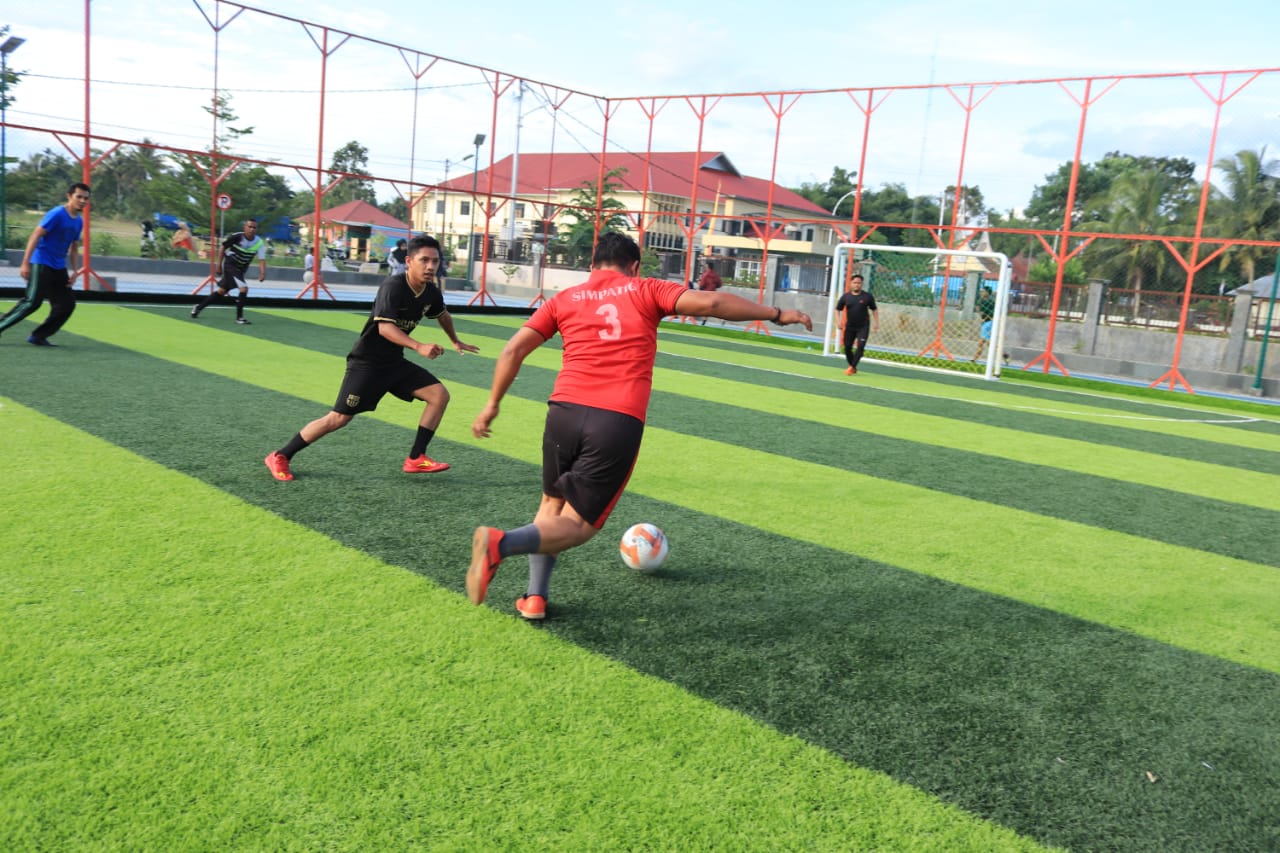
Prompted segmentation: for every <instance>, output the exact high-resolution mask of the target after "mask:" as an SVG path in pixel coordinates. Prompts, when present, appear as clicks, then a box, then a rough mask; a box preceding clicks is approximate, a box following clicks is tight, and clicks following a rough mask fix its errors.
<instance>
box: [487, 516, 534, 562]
mask: <svg viewBox="0 0 1280 853" xmlns="http://www.w3.org/2000/svg"><path fill="white" fill-rule="evenodd" d="M541 544H542V534H541V533H539V532H538V525H536V524H526V525H525V526H524V527H517V528H516V529H514V530H507V531H504V532H503V534H502V541H501V542H499V543H498V555H499V556H501V557H502V558H503V559H506V558H507V557H510V556H512V555H514V554H533V553H536V552H537V550H538V546H540V545H541Z"/></svg>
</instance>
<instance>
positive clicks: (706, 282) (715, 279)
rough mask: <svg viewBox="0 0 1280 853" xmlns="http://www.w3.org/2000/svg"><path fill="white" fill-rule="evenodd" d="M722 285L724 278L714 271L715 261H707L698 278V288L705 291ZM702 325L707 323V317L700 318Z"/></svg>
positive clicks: (714, 289)
mask: <svg viewBox="0 0 1280 853" xmlns="http://www.w3.org/2000/svg"><path fill="white" fill-rule="evenodd" d="M723 286H724V280H723V279H721V278H720V273H718V272H716V264H715V261H707V268H706V269H705V270H703V271H702V278H700V279H698V289H699V290H706V291H716V290H719V289H720V288H721V287H723ZM702 325H704V326H705V325H707V318H706V317H703V318H702Z"/></svg>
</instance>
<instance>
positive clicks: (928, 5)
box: [0, 0, 1280, 212]
mask: <svg viewBox="0 0 1280 853" xmlns="http://www.w3.org/2000/svg"><path fill="white" fill-rule="evenodd" d="M7 5H8V7H9V8H8V9H6V10H5V11H4V12H0V25H2V24H6V23H7V24H8V25H9V26H10V27H11V35H16V36H20V37H23V38H25V39H26V40H27V41H26V43H25V44H24V45H22V46H21V47H20V48H19V49H18V50H17V51H15V52H14V53H13V54H12V55H11V56H10V58H9V59H10V67H11V68H13V69H16V70H18V71H22V72H25V73H26V77H25V78H24V79H23V81H22V82H21V83H20V84H19V86H18V87H16V89H15V91H14V92H13V95H14V99H15V100H14V103H13V105H12V106H11V108H10V109H9V110H8V121H9V123H10V124H13V125H27V126H35V127H41V128H52V129H57V130H70V131H79V130H81V129H82V128H83V126H84V106H83V83H82V76H83V72H84V50H83V32H84V17H85V4H84V2H81V0H74V2H73V1H72V0H46V2H43V3H38V4H37V3H23V4H17V3H11V4H7ZM246 5H249V6H250V7H251V9H250V10H248V11H244V12H242V13H241V14H239V15H235V14H234V13H235V11H236V8H238V7H234V6H229V5H226V4H222V5H219V4H216V3H214V2H212V0H199V2H193V0H171V2H169V3H166V4H156V3H152V2H141V0H92V3H91V5H90V7H89V8H90V12H91V19H90V27H91V30H92V35H93V38H92V40H91V42H90V62H91V78H92V80H93V83H92V86H91V95H92V97H91V120H92V126H93V129H94V133H95V134H96V135H101V136H109V137H113V138H117V139H122V140H126V141H136V140H141V139H143V138H149V139H152V140H155V141H158V142H161V143H163V144H166V145H170V146H174V147H189V148H192V149H204V148H207V147H208V146H209V144H210V141H211V136H212V128H211V121H210V118H209V116H208V114H207V112H205V110H204V109H202V107H204V106H207V105H208V104H209V100H210V97H211V91H212V86H213V82H214V79H215V67H214V58H215V56H216V57H217V68H216V79H217V81H218V86H219V89H220V91H224V92H228V93H230V94H231V98H232V101H231V102H232V108H233V109H234V110H235V112H236V113H237V115H238V116H239V118H240V121H239V122H238V124H239V126H242V127H247V126H251V127H253V128H254V131H253V133H252V134H251V135H250V136H248V137H246V138H245V141H244V142H243V144H242V145H241V149H242V150H243V151H244V153H251V154H252V155H253V156H256V157H260V158H261V159H266V160H274V161H279V162H282V163H287V164H292V165H293V166H302V167H306V166H308V165H309V166H310V167H311V168H314V167H315V165H316V163H317V160H318V159H320V160H322V161H323V164H324V165H327V164H328V162H329V159H330V157H331V155H332V152H333V150H335V149H336V148H338V147H340V146H341V145H342V144H344V143H346V142H348V141H351V140H356V141H359V142H360V143H361V144H362V145H364V146H365V148H367V149H368V151H369V163H368V170H369V171H370V172H371V173H373V174H374V175H377V176H379V177H386V178H390V179H396V180H402V181H403V180H407V181H410V182H417V183H435V182H438V181H442V180H444V179H445V178H446V177H451V178H457V177H458V176H459V175H460V174H461V173H463V172H465V171H469V170H471V168H472V167H473V165H475V163H474V160H476V159H478V161H479V163H480V165H481V167H483V166H484V165H487V164H488V163H489V162H490V158H491V157H492V158H493V159H495V160H497V159H501V158H503V157H505V156H507V155H509V154H511V153H512V152H513V151H517V150H523V151H548V150H553V151H595V152H598V151H599V150H600V148H601V145H602V138H603V137H602V134H603V132H604V129H605V121H606V117H605V116H604V109H603V108H602V106H601V105H602V104H603V103H604V101H603V100H602V99H603V98H608V99H613V100H612V103H613V104H614V107H613V109H614V110H615V112H614V114H611V115H609V116H608V118H607V120H608V132H609V139H610V144H611V146H616V147H621V148H625V149H627V150H633V151H643V150H644V148H645V146H646V145H650V144H651V145H652V146H653V148H654V150H674V151H693V150H695V148H698V147H699V145H700V147H701V150H703V151H723V152H725V153H726V154H727V155H728V157H729V159H730V160H731V161H732V162H733V163H734V164H735V165H736V166H737V167H738V168H739V169H740V170H741V171H743V172H745V173H747V174H752V175H756V176H759V177H766V178H768V177H771V176H772V177H774V178H775V179H776V180H777V181H778V183H781V184H783V185H786V186H791V187H795V186H798V185H800V184H801V183H804V182H822V181H825V180H827V179H828V178H829V177H830V175H831V171H832V168H833V167H835V166H841V167H843V168H846V169H850V170H852V169H856V168H857V167H858V165H859V160H860V157H861V156H862V153H863V146H862V139H863V133H864V130H865V129H866V127H867V124H866V122H865V120H864V116H865V115H866V112H867V104H868V101H867V99H868V97H871V98H872V100H871V101H870V102H869V103H870V105H871V106H870V110H869V112H870V115H871V121H870V128H871V131H870V133H869V135H868V143H867V146H866V156H867V167H866V169H865V170H864V178H865V180H866V183H867V186H868V187H872V188H874V187H878V186H881V185H883V184H886V183H901V184H903V185H904V186H905V187H906V188H907V190H908V192H910V193H911V194H912V195H917V194H926V195H932V194H937V193H939V192H940V191H941V190H943V189H944V188H945V187H947V186H949V185H953V184H955V183H956V182H957V178H958V177H962V179H963V183H965V184H967V185H977V186H979V187H980V188H981V189H982V190H983V192H984V194H985V196H986V200H987V203H988V204H989V205H991V206H993V207H995V208H997V209H999V210H1013V209H1017V208H1021V207H1022V206H1024V205H1025V204H1026V202H1027V201H1028V199H1029V197H1030V193H1031V190H1032V189H1033V188H1034V186H1035V185H1036V184H1038V183H1042V182H1043V180H1044V178H1045V176H1046V175H1048V174H1049V173H1051V172H1053V171H1055V170H1056V169H1057V168H1058V166H1059V165H1060V164H1061V163H1063V162H1066V161H1068V160H1070V159H1071V157H1072V156H1073V154H1074V148H1075V144H1076V139H1077V135H1078V130H1079V128H1080V124H1081V116H1082V113H1081V109H1080V107H1079V102H1080V101H1081V100H1083V97H1084V88H1083V87H1084V83H1083V81H1077V82H1072V83H1067V84H1062V85H1059V84H1057V83H1053V82H1040V83H1024V84H1022V85H1011V83H1013V82H1014V81H1049V80H1052V79H1054V78H1084V77H1107V76H1108V75H1177V76H1173V77H1168V78H1165V77H1159V78H1155V79H1150V80H1146V79H1127V80H1124V81H1122V82H1120V83H1119V84H1116V85H1115V86H1114V87H1112V88H1109V89H1108V88H1107V83H1106V82H1105V81H1104V82H1102V83H1097V84H1094V85H1095V87H1096V88H1094V89H1092V90H1091V92H1092V95H1093V97H1094V98H1095V99H1096V103H1094V104H1091V105H1090V108H1089V111H1088V116H1087V124H1086V132H1085V135H1084V138H1083V145H1082V157H1083V159H1084V160H1085V161H1086V162H1088V161H1091V160H1095V159H1098V158H1100V157H1101V156H1102V155H1103V154H1105V153H1107V152H1109V151H1124V152H1126V153H1132V154H1147V155H1152V156H1185V157H1188V158H1189V159H1191V160H1193V161H1194V162H1196V163H1197V164H1199V166H1200V168H1201V170H1202V171H1201V174H1203V167H1204V164H1205V163H1206V162H1207V160H1208V155H1209V154H1210V152H1209V144H1210V128H1211V127H1212V124H1213V120H1214V114H1215V109H1216V105H1215V96H1218V95H1219V92H1220V91H1221V92H1222V93H1224V94H1228V93H1233V92H1234V90H1235V89H1236V88H1237V87H1239V86H1241V84H1247V85H1244V87H1243V88H1242V89H1241V90H1240V91H1239V92H1234V94H1231V97H1229V98H1226V99H1225V100H1224V102H1223V104H1222V113H1221V115H1222V118H1221V131H1220V138H1219V139H1218V142H1217V148H1216V149H1215V151H1214V152H1213V154H1214V159H1215V160H1217V159H1220V158H1221V157H1222V156H1229V155H1230V154H1232V153H1234V152H1235V151H1237V150H1241V149H1244V148H1252V149H1255V150H1256V149H1259V148H1261V147H1263V146H1266V147H1267V150H1268V151H1270V152H1277V151H1280V51H1277V49H1276V47H1275V43H1276V37H1277V34H1278V33H1280V3H1276V2H1274V0H1257V2H1255V1H1254V0H1219V2H1216V3H1203V2H1196V3H1192V2H1184V0H1165V2H1148V0H1110V2H1098V0H1076V2H1073V3H1071V4H1061V3H1049V2H1036V0H985V2H981V3H974V4H959V3H950V2H948V3H942V2H934V0H925V1H924V2H910V0H908V2H901V3H883V2H878V3H869V2H862V0H811V2H808V3H804V4H784V3H777V2H772V3H764V2H756V0H738V2H734V3H725V2H716V0H711V2H705V3H700V4H691V3H688V2H687V0H685V2H674V0H649V1H648V2H638V0H614V2H611V3H604V4H598V3H592V4H586V3H579V2H574V0H560V2H557V3H550V4H532V3H529V2H527V0H521V2H511V0H485V2H480V3H470V4H464V3H452V4H439V5H431V6H423V5H422V4H411V3H408V2H403V0H385V1H384V2H380V3H371V4H367V6H368V8H360V4H350V3H334V2H326V0H320V2H302V0H259V2H256V3H248V2H247V3H246ZM424 9H427V10H428V11H423V10H424ZM254 10H257V11H254ZM263 12H266V13H272V14H261V13H263ZM291 19H293V20H291ZM300 21H307V22H310V23H311V24H312V26H309V27H308V26H304V25H303V24H302V23H300ZM215 24H216V25H217V27H218V29H217V32H216V36H215V26H214V25H215ZM326 28H328V29H327V30H326ZM344 33H349V34H352V35H353V36H354V37H352V38H349V39H347V40H346V41H343V40H342V39H343V35H342V34H344ZM326 35H327V36H328V38H329V42H328V43H327V45H328V51H329V52H328V58H327V60H326V62H325V63H324V67H323V71H324V74H325V80H326V89H327V92H328V94H327V96H326V98H325V99H324V102H323V103H324V109H325V121H324V139H323V141H322V142H321V140H319V139H318V134H317V129H318V127H319V126H320V122H319V120H318V116H319V107H320V103H321V100H320V97H319V88H320V76H321V71H322V63H321V56H322V53H321V48H322V47H324V46H325V45H326V42H325V36H326ZM215 41H216V44H217V48H218V49H217V51H216V52H215V50H214V45H215ZM437 58H438V59H437ZM433 60H434V64H433ZM1255 69H1269V71H1268V73H1264V74H1262V75H1261V76H1259V77H1257V78H1252V75H1248V74H1232V75H1227V76H1226V77H1222V76H1195V75H1193V74H1192V72H1210V71H1215V72H1220V71H1243V70H1255ZM493 72H499V73H500V75H495V74H494V73H493ZM513 77H519V78H522V79H524V80H527V81H529V84H528V85H527V86H522V85H519V84H512V83H511V80H512V78H513ZM504 83H505V84H507V86H508V87H507V88H506V89H502V88H501V86H502V84H504ZM991 83H1000V85H998V86H990V85H981V86H974V87H970V86H969V85H968V84H991ZM415 86H416V87H417V91H416V93H415ZM891 87H910V88H902V89H896V90H895V89H892V88H891ZM495 88H497V89H498V90H499V91H498V92H497V95H496V97H495ZM869 88H874V89H875V90H876V94H875V95H872V96H868V95H867V93H866V91H865V90H867V89H869ZM844 89H850V90H853V91H851V92H845V91H839V90H844ZM828 90H835V91H828ZM1100 90H1105V91H1102V92H1101V94H1099V91H1100ZM797 91H804V92H806V94H803V95H801V96H796V95H786V94H783V95H778V94H775V93H786V92H797ZM818 92H828V93H827V94H817V93H818ZM517 93H519V94H520V95H521V97H520V99H519V100H517V98H516V95H517ZM703 95H710V96H722V97H710V98H707V99H703V98H702V97H701V96H703ZM664 96H694V97H674V98H668V97H664ZM646 98H650V99H651V101H646V100H644V99H646ZM646 104H649V108H648V109H649V111H650V112H653V111H655V110H656V112H655V114H654V116H653V117H652V118H653V120H652V121H650V120H649V119H650V116H649V115H648V114H647V113H646ZM659 107H660V109H659ZM699 112H702V113H703V114H704V121H703V122H701V123H699V121H698V120H697V115H698V114H699ZM517 115H519V120H518V121H517ZM477 133H485V134H486V136H487V137H488V139H487V140H486V144H485V145H484V146H482V147H481V148H480V149H479V154H480V156H479V158H475V157H474V155H475V153H476V150H477V149H476V148H475V147H474V145H473V138H474V136H475V135H476V134H477ZM966 139H967V145H965V144H964V141H965V140H966ZM318 143H321V144H320V145H319V146H318ZM7 146H8V153H9V155H10V156H17V157H19V158H21V157H23V156H25V155H27V154H30V153H33V152H35V151H38V150H40V149H42V148H45V147H52V148H54V149H55V150H61V145H60V143H59V142H57V140H56V139H55V138H54V137H52V136H51V135H50V134H48V133H34V132H30V131H21V130H10V131H9V132H8V143H7ZM318 147H319V156H318V151H317V149H318ZM775 152H776V157H775ZM962 152H963V159H962V158H961V153H962ZM468 155H472V156H471V158H470V159H468ZM283 173H284V174H285V175H286V177H287V178H288V179H289V180H290V183H291V184H293V185H294V186H295V187H298V188H305V184H306V183H307V176H306V175H305V174H304V173H303V171H301V170H299V169H297V168H292V169H285V170H283ZM396 191H397V188H396V185H395V184H394V183H391V182H388V183H385V184H380V185H379V197H380V198H386V197H390V196H392V195H394V193H395V192H396ZM846 212H847V211H846Z"/></svg>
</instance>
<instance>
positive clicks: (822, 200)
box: [795, 166, 858, 214]
mask: <svg viewBox="0 0 1280 853" xmlns="http://www.w3.org/2000/svg"><path fill="white" fill-rule="evenodd" d="M857 176H858V172H857V170H856V169H854V170H848V169H844V168H841V167H840V166H835V167H833V168H832V170H831V177H830V178H829V179H828V180H827V181H826V182H825V183H808V182H806V183H802V184H801V185H800V186H799V187H796V188H795V192H796V194H797V195H800V196H803V197H804V198H807V199H808V200H809V201H811V202H813V203H814V204H816V205H818V207H821V208H822V209H823V210H831V209H832V208H833V207H835V205H836V202H838V201H840V199H842V198H844V196H845V195H846V194H848V193H851V192H853V190H854V188H855V187H856V186H857V183H856V181H855V179H856V178H857ZM845 204H848V205H850V206H849V207H848V208H847V209H845V213H846V214H848V213H850V212H851V211H852V210H853V206H852V204H851V203H850V202H848V201H846V202H844V203H843V204H841V207H842V208H843V207H844V205H845Z"/></svg>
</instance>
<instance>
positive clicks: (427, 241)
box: [406, 234, 440, 255]
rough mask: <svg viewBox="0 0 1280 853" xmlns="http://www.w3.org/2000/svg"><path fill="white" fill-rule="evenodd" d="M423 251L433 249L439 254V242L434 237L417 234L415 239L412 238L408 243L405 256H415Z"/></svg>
mask: <svg viewBox="0 0 1280 853" xmlns="http://www.w3.org/2000/svg"><path fill="white" fill-rule="evenodd" d="M423 249H435V250H436V251H437V252H439V251H440V241H439V240H437V239H436V238H435V237H432V236H431V235H430V234H419V235H418V236H417V237H414V238H413V239H412V240H410V241H409V247H408V249H407V251H406V254H409V255H416V254H418V252H420V251H421V250H423Z"/></svg>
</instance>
